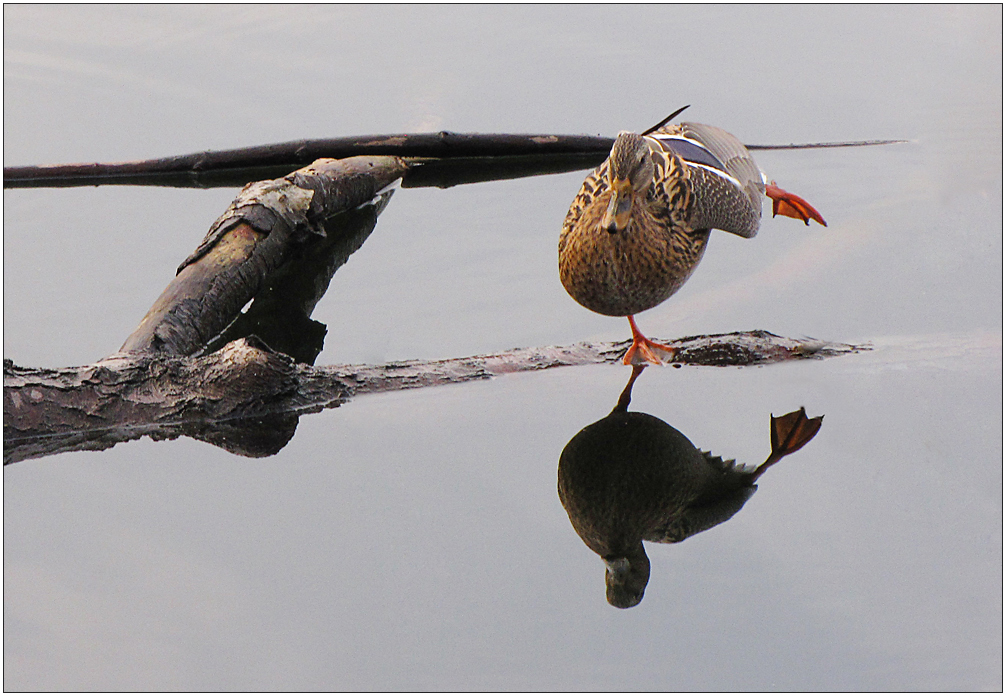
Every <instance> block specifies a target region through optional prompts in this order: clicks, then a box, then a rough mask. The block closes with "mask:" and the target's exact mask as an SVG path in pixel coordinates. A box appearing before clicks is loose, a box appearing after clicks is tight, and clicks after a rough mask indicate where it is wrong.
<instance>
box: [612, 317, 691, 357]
mask: <svg viewBox="0 0 1007 697" xmlns="http://www.w3.org/2000/svg"><path fill="white" fill-rule="evenodd" d="M629 326H630V328H631V329H632V330H633V345H632V346H630V347H629V349H628V350H627V351H626V355H625V356H623V357H622V362H623V364H625V365H638V364H639V359H643V360H644V361H647V362H648V363H655V364H657V365H664V361H663V360H661V358H660V357H659V356H658V354H657V353H655V351H654V350H655V349H657V351H658V352H660V353H664V354H668V355H667V356H666V357H667V358H668V359H671V358H674V357H675V354H677V353H678V349H677V348H675V347H674V346H668V345H667V344H660V343H658V342H656V341H651V340H650V339H648V338H647V337H645V336H644V335H643V333H642V332H641V331H640V328H639V327H637V326H636V320H634V319H633V316H632V315H630V316H629ZM637 354H640V356H639V359H638V358H637Z"/></svg>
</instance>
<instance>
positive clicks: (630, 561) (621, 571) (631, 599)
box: [604, 542, 650, 609]
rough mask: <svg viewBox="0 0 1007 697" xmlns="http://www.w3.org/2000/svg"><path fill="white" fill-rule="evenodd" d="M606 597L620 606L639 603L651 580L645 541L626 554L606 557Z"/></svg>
mask: <svg viewBox="0 0 1007 697" xmlns="http://www.w3.org/2000/svg"><path fill="white" fill-rule="evenodd" d="M604 561H605V598H606V599H607V600H608V604H609V605H612V606H614V607H618V608H623V609H625V608H629V607H633V606H635V605H639V604H640V601H641V600H643V592H644V591H645V590H647V581H649V580H650V559H648V558H647V553H646V552H644V551H643V543H642V542H641V543H640V545H639V547H638V548H637V549H635V550H633V551H632V552H630V553H629V554H627V555H626V556H621V557H617V556H609V557H604Z"/></svg>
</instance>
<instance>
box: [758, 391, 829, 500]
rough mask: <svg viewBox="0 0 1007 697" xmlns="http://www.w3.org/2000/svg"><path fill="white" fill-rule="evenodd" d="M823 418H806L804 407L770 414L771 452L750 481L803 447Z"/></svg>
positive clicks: (813, 435) (816, 430)
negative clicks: (781, 413)
mask: <svg viewBox="0 0 1007 697" xmlns="http://www.w3.org/2000/svg"><path fill="white" fill-rule="evenodd" d="M824 418H825V416H824V415H823V416H815V417H813V418H808V415H807V414H806V413H805V411H804V407H801V408H800V409H798V410H797V411H792V412H790V413H789V414H784V415H783V416H770V417H769V442H770V445H771V446H772V452H771V453H770V454H769V457H768V458H767V459H766V461H765V462H763V463H762V464H761V465H759V467H758V468H756V470H755V472H753V473H752V481H753V482H754V481H755V480H756V479H758V478H759V477H761V476H762V473H763V472H765V471H766V470H767V469H769V468H770V467H772V466H773V465H774V464H776V463H777V462H779V461H780V460H782V459H783V458H784V457H786V456H787V455H790V454H791V453H796V452H797V451H798V450H800V449H801V448H803V447H804V446H805V445H806V444H807V443H808V442H809V441H810V440H811V439H812V438H814V437H815V435H816V434H817V433H818V429H820V428H821V427H822V420H823V419H824Z"/></svg>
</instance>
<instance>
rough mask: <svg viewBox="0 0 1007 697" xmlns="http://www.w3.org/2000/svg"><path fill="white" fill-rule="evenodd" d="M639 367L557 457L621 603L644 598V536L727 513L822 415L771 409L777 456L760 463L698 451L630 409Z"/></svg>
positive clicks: (703, 526)
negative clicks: (606, 410)
mask: <svg viewBox="0 0 1007 697" xmlns="http://www.w3.org/2000/svg"><path fill="white" fill-rule="evenodd" d="M642 369H643V366H641V365H636V366H633V371H634V373H633V377H632V378H631V379H630V382H629V385H627V386H626V389H625V390H624V391H623V395H622V397H621V398H620V399H619V403H618V404H617V405H616V407H615V409H613V410H612V413H611V414H609V415H608V416H606V417H605V418H604V419H602V420H601V421H597V422H595V423H593V424H591V425H590V426H586V427H585V428H584V429H582V430H581V431H580V433H578V434H577V435H576V436H574V437H573V438H572V439H571V440H570V442H569V443H568V444H567V446H566V447H565V448H564V449H563V454H562V455H560V459H559V473H558V480H559V481H558V489H559V498H560V501H561V502H562V504H563V508H565V509H566V512H567V514H568V515H569V516H570V522H571V524H572V525H573V528H574V530H575V531H576V532H577V535H579V536H580V538H581V539H582V540H583V541H584V543H585V544H586V545H587V546H588V547H589V548H590V549H591V551H593V552H594V553H595V554H597V555H599V556H600V557H601V558H602V559H603V560H604V562H605V594H606V597H607V598H608V602H609V603H610V604H612V605H614V606H615V607H619V608H628V607H633V606H634V605H637V604H639V602H640V601H641V600H642V599H643V593H644V591H645V590H646V588H647V582H648V581H649V579H650V560H649V559H648V557H647V553H646V551H645V550H644V548H643V541H644V540H647V541H648V542H665V543H668V542H681V541H682V540H684V539H686V538H688V537H691V536H692V535H695V534H697V533H700V532H703V531H705V530H709V529H710V528H712V527H714V526H716V525H719V524H721V523H723V522H725V521H727V520H729V519H730V518H731V517H732V516H733V515H734V514H736V513H737V512H738V511H740V510H741V508H742V506H744V505H745V502H746V501H748V499H749V498H750V497H751V496H752V494H754V493H755V490H756V484H755V482H756V480H757V479H758V478H759V477H760V476H761V475H762V474H763V473H764V472H765V471H766V470H767V469H768V468H769V467H771V466H772V465H773V464H774V463H776V462H779V460H781V459H782V458H784V457H786V456H787V455H789V454H791V453H794V452H796V451H797V450H799V449H800V448H801V447H802V446H804V445H805V444H807V443H808V441H810V440H811V439H812V438H814V437H815V434H816V433H818V429H819V428H820V427H821V425H822V417H821V416H818V417H815V418H808V417H807V415H806V413H805V411H804V408H803V407H802V408H801V409H800V410H798V411H795V412H791V413H789V414H786V415H785V416H780V417H771V421H770V443H771V446H772V452H771V454H770V456H769V458H768V459H767V460H766V461H765V462H764V463H762V464H761V465H760V466H758V467H747V466H745V465H739V464H736V463H735V461H734V460H729V461H726V462H725V461H724V460H722V459H721V458H719V457H714V456H713V455H711V454H710V453H708V452H703V451H700V450H699V449H697V448H696V446H694V445H693V444H692V443H691V442H690V441H689V439H688V438H686V437H685V436H684V435H683V434H682V433H681V432H680V431H678V430H677V429H675V428H673V427H672V426H670V425H668V424H667V423H665V422H664V421H662V420H661V419H658V418H657V417H655V416H651V415H649V414H644V413H642V412H635V411H629V410H628V407H629V401H630V392H631V390H632V388H633V380H635V379H636V376H637V375H638V374H639V372H638V371H640V370H642Z"/></svg>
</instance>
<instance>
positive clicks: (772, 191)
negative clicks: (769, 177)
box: [766, 182, 828, 227]
mask: <svg viewBox="0 0 1007 697" xmlns="http://www.w3.org/2000/svg"><path fill="white" fill-rule="evenodd" d="M766 196H768V197H769V198H771V199H773V217H774V218H775V217H776V216H777V214H779V215H785V216H787V217H788V218H797V219H798V220H803V221H804V224H805V225H808V224H809V223H808V221H809V220H814V221H815V222H816V223H821V224H822V225H824V226H825V227H828V225H826V223H825V218H823V217H822V216H821V214H820V213H819V212H818V211H816V210H815V207H814V206H812V205H811V204H810V203H808V202H807V201H805V200H804V199H803V198H801V197H800V196H798V195H797V194H792V193H790V192H789V191H784V190H783V189H781V188H780V187H778V186H777V185H776V182H770V183H768V184H766Z"/></svg>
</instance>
